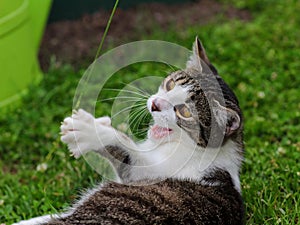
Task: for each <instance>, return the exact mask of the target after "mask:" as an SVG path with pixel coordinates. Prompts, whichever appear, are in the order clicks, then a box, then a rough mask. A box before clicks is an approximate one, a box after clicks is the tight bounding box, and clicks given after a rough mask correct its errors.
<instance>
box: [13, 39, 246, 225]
mask: <svg viewBox="0 0 300 225" xmlns="http://www.w3.org/2000/svg"><path fill="white" fill-rule="evenodd" d="M147 108H148V110H149V112H150V113H151V115H152V117H153V121H154V122H153V125H152V126H150V128H149V130H148V135H147V140H145V141H144V142H143V143H135V142H134V141H133V140H132V139H130V138H129V137H128V136H126V135H125V134H124V133H122V132H120V131H118V130H116V129H115V128H113V127H112V126H111V120H110V118H109V117H100V118H94V116H93V115H91V114H90V113H88V112H86V111H84V110H83V109H79V110H78V111H73V114H72V116H71V117H67V118H66V119H65V120H64V121H63V123H62V125H61V133H62V137H61V140H62V142H64V143H66V144H67V145H68V148H69V150H70V152H71V153H72V154H73V155H74V157H76V158H78V157H80V156H81V155H83V154H85V153H87V152H89V151H95V152H96V153H99V154H100V155H101V156H103V157H105V158H106V159H108V160H109V161H110V163H111V165H112V166H113V168H114V170H115V172H116V174H117V177H118V180H119V181H120V182H118V183H117V182H107V183H103V184H100V185H98V186H96V187H95V188H93V189H91V190H89V191H88V192H87V193H86V194H85V195H83V196H82V197H81V200H79V201H78V202H77V203H75V204H74V205H73V207H72V208H71V209H69V210H68V211H67V212H65V213H62V214H57V215H47V216H42V217H37V218H33V219H31V220H27V221H21V222H20V223H17V224H19V225H20V224H27V225H32V224H48V225H52V224H205V225H206V224H239V225H240V224H244V205H243V200H242V197H241V188H240V179H239V173H240V168H241V165H242V161H243V153H244V144H243V118H242V112H241V109H240V107H239V103H238V100H237V98H236V96H235V94H234V93H233V92H232V91H231V89H230V88H229V87H228V86H227V84H226V83H225V82H224V81H223V79H222V78H221V77H220V76H219V75H218V72H217V70H216V68H215V67H214V66H213V65H212V64H211V63H210V61H209V59H208V57H207V55H206V52H205V49H204V47H203V45H202V43H201V42H200V40H199V39H198V38H196V40H195V43H194V46H193V53H192V55H191V57H190V59H189V60H188V62H187V64H186V68H185V69H184V70H178V71H176V72H172V73H171V74H169V75H168V76H167V77H166V78H165V79H164V81H163V82H162V84H161V85H160V87H159V89H158V92H157V93H156V94H154V95H152V96H151V97H150V98H149V99H148V100H147Z"/></svg>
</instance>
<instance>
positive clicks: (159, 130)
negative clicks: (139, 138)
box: [150, 125, 173, 139]
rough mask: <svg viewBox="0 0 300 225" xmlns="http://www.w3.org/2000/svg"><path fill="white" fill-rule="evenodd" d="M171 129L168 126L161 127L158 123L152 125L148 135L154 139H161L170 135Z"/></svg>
mask: <svg viewBox="0 0 300 225" xmlns="http://www.w3.org/2000/svg"><path fill="white" fill-rule="evenodd" d="M172 133H173V130H172V129H171V128H168V127H161V126H159V125H154V126H152V127H151V129H150V137H151V138H154V139H162V138H166V137H168V136H170V135H171V134H172Z"/></svg>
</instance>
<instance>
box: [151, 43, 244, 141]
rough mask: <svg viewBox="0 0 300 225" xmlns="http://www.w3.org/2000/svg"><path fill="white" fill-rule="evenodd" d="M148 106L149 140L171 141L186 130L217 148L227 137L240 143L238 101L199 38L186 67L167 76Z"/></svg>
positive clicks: (196, 138)
mask: <svg viewBox="0 0 300 225" xmlns="http://www.w3.org/2000/svg"><path fill="white" fill-rule="evenodd" d="M147 107H148V109H149V111H150V113H151V115H152V117H153V119H154V124H153V126H152V127H151V129H150V132H149V136H150V138H152V139H155V140H160V141H163V140H173V139H176V138H178V135H179V134H180V133H181V134H182V132H185V135H187V136H188V137H190V138H191V139H192V140H193V141H194V142H195V143H196V144H197V145H198V146H201V147H208V146H209V147H218V146H221V145H223V144H225V142H226V141H227V140H229V139H231V140H233V141H235V142H237V143H238V144H241V145H242V142H243V140H242V129H243V128H242V114H241V110H240V108H239V105H238V100H237V98H236V96H235V95H234V93H233V92H232V91H231V89H230V88H229V87H228V86H227V85H226V83H225V82H224V81H223V79H222V78H221V77H220V76H219V75H218V72H217V70H216V69H215V67H214V66H213V65H212V64H211V63H210V61H209V59H208V57H207V55H206V52H205V49H204V47H203V45H202V44H201V42H200V41H199V40H198V38H196V41H195V43H194V47H193V54H192V55H191V57H190V59H189V60H188V62H187V64H186V68H185V69H184V70H179V71H176V72H173V73H171V74H170V75H169V76H167V77H166V78H165V79H164V81H163V82H162V84H161V86H160V87H159V89H158V92H157V93H156V94H155V95H152V96H151V97H150V98H149V99H148V102H147Z"/></svg>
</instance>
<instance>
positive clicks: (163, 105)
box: [151, 98, 172, 112]
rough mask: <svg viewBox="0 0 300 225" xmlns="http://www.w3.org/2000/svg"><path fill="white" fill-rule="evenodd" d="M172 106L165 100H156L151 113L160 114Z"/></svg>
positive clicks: (153, 102) (152, 104)
mask: <svg viewBox="0 0 300 225" xmlns="http://www.w3.org/2000/svg"><path fill="white" fill-rule="evenodd" d="M170 107H172V105H171V104H170V103H169V102H168V101H167V100H165V99H162V98H155V99H153V100H152V103H151V112H160V111H162V110H168V109H169V108H170Z"/></svg>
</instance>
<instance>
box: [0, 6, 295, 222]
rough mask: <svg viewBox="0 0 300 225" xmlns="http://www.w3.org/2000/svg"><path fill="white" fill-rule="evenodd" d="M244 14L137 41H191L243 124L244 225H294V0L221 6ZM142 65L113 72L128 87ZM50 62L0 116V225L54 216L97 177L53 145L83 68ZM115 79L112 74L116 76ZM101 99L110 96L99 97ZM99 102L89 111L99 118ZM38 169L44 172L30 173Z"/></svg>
mask: <svg viewBox="0 0 300 225" xmlns="http://www.w3.org/2000/svg"><path fill="white" fill-rule="evenodd" d="M224 2H230V3H234V4H235V5H236V6H237V7H240V8H246V9H249V10H251V11H252V12H253V15H254V18H253V20H251V21H249V22H241V21H227V20H223V21H222V20H221V19H220V20H217V21H215V22H213V23H212V24H209V25H206V26H204V27H199V26H193V27H188V28H186V30H181V31H177V30H172V29H171V30H170V31H167V32H165V31H161V30H159V29H157V30H156V31H155V32H154V34H152V35H151V36H149V35H148V36H147V35H145V36H144V38H145V39H154V38H156V39H160V40H165V41H171V42H175V43H178V44H181V45H184V46H186V47H188V48H190V47H191V43H192V42H193V40H194V38H195V36H196V35H199V36H200V38H201V39H202V40H203V42H204V45H205V46H206V49H207V52H208V55H209V56H210V59H211V61H212V62H214V64H215V65H216V67H217V68H218V69H219V73H220V74H221V75H222V76H223V78H224V79H225V80H226V81H227V83H229V85H230V86H231V87H232V88H233V89H234V90H235V92H236V94H237V96H238V98H239V100H240V105H241V108H242V109H243V112H244V117H245V142H246V155H245V156H246V160H245V163H244V166H243V170H242V175H241V181H242V189H243V198H244V200H245V204H246V210H247V212H246V216H247V217H246V219H247V224H299V223H300V218H299V215H300V135H299V133H300V101H299V99H300V90H299V87H300V76H299V71H300V63H299V61H300V51H299V49H300V39H299V37H300V29H299V25H300V14H299V10H300V2H299V1H296V0H278V1H271V0H269V1H267V0H264V1H262V2H263V6H261V5H260V3H261V1H249V3H245V2H244V1H238V0H226V1H225V0H224ZM157 68H161V69H162V70H163V74H165V71H166V68H165V67H160V66H158V67H157V66H152V65H149V64H145V65H135V66H132V67H130V68H128V69H127V70H124V71H123V72H122V71H121V72H122V73H123V74H124V76H122V77H123V78H122V79H121V80H117V79H115V80H114V79H113V80H112V81H111V82H112V83H117V85H121V84H122V82H125V83H126V82H128V81H132V80H134V79H136V78H138V77H139V76H142V75H143V74H159V71H157ZM84 69H85V68H82V71H73V69H72V68H71V67H70V66H67V65H64V66H56V65H55V63H52V67H51V68H50V69H49V72H48V73H47V74H45V76H44V79H43V81H42V82H41V83H40V84H39V85H33V86H31V87H30V89H29V92H28V94H27V95H26V96H24V98H23V99H22V101H21V103H20V105H19V107H18V108H17V109H16V108H12V109H8V110H5V112H4V111H3V112H1V113H0V155H1V157H0V166H1V170H0V171H1V172H0V173H1V180H0V222H6V223H7V224H10V223H11V222H14V221H17V220H19V219H26V218H30V217H33V216H38V215H42V214H46V213H53V212H56V210H58V211H59V210H61V209H62V208H64V207H66V206H67V205H68V204H69V203H70V202H72V201H73V200H74V199H75V198H76V196H78V194H79V193H80V190H81V189H82V188H87V187H91V186H92V185H93V184H95V183H96V182H97V181H98V180H101V177H100V176H99V175H98V174H97V173H96V172H94V171H93V170H92V169H91V168H90V167H89V165H88V164H87V163H86V162H85V161H84V160H83V159H79V160H75V159H73V158H71V157H70V156H69V153H68V150H67V148H66V146H64V145H63V144H62V143H61V142H60V140H59V134H58V133H59V126H60V121H61V120H62V119H63V118H64V117H65V116H67V115H69V114H70V113H71V109H72V104H73V103H72V101H73V96H74V93H75V89H76V86H77V83H78V81H79V80H80V78H81V76H82V74H83V71H84ZM118 79H120V76H119V78H118ZM108 95H109V96H110V95H111V94H109V93H108ZM106 104H107V105H105V104H104V105H103V107H102V108H101V107H100V108H99V110H98V111H97V113H98V114H99V115H100V114H107V110H106V111H105V109H106V108H107V106H109V103H106ZM43 163H45V164H47V169H46V170H44V171H43V170H37V166H38V165H41V164H43Z"/></svg>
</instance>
